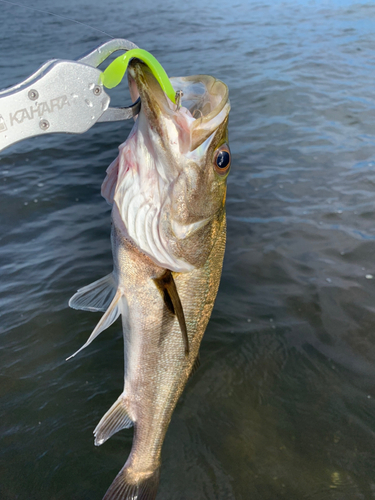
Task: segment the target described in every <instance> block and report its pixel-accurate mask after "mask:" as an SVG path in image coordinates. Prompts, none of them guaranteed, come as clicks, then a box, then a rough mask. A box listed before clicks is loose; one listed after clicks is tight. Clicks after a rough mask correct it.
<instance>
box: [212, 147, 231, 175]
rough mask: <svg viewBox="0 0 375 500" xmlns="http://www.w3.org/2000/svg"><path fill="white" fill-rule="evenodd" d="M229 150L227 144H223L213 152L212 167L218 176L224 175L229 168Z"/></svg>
mask: <svg viewBox="0 0 375 500" xmlns="http://www.w3.org/2000/svg"><path fill="white" fill-rule="evenodd" d="M230 159H231V158H230V149H229V146H228V145H227V144H223V145H222V146H220V148H218V149H217V150H216V151H215V157H214V165H215V170H216V172H217V173H218V174H220V175H224V174H226V173H227V172H228V171H229V168H230Z"/></svg>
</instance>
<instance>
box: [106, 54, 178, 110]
mask: <svg viewBox="0 0 375 500" xmlns="http://www.w3.org/2000/svg"><path fill="white" fill-rule="evenodd" d="M134 57H136V58H137V59H140V60H141V61H143V62H144V63H145V64H147V66H148V67H149V68H150V70H151V71H152V74H153V75H154V77H155V78H156V79H157V81H158V82H159V84H160V86H161V88H162V89H163V91H164V92H165V93H166V94H167V96H168V97H169V99H170V100H171V101H172V102H173V103H176V98H175V96H176V92H175V90H174V89H173V87H172V84H171V82H170V81H169V78H168V75H167V73H166V72H165V70H164V68H163V66H162V65H161V64H160V63H159V61H158V60H157V59H155V57H154V56H153V55H152V54H150V52H147V50H143V49H131V50H128V51H127V52H125V54H122V55H121V56H119V57H117V58H116V59H115V60H114V61H112V62H111V64H110V65H109V66H108V67H107V68H106V69H105V70H104V71H103V73H102V75H101V78H102V83H103V85H104V86H105V87H107V88H108V89H113V87H116V86H117V85H118V84H119V83H120V82H121V80H122V79H123V77H124V75H125V71H126V69H127V67H128V64H129V62H130V60H131V59H133V58H134Z"/></svg>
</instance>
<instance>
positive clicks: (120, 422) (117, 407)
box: [94, 394, 133, 446]
mask: <svg viewBox="0 0 375 500" xmlns="http://www.w3.org/2000/svg"><path fill="white" fill-rule="evenodd" d="M132 425H133V421H132V420H131V418H130V417H129V414H128V410H127V408H126V404H125V400H124V397H123V395H122V394H121V396H120V397H119V398H118V399H117V401H115V402H114V403H113V405H112V406H111V407H110V409H109V410H108V411H107V413H105V414H104V416H103V417H102V419H101V420H100V422H99V423H98V425H97V426H96V427H95V430H94V436H95V446H100V445H101V444H103V443H104V442H105V441H107V439H109V438H110V437H111V436H113V434H116V432H118V431H121V430H122V429H128V428H129V427H131V426H132Z"/></svg>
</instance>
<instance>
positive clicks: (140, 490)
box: [103, 466, 160, 500]
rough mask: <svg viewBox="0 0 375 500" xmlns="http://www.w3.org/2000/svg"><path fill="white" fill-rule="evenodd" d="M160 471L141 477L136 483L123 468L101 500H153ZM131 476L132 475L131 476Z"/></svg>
mask: <svg viewBox="0 0 375 500" xmlns="http://www.w3.org/2000/svg"><path fill="white" fill-rule="evenodd" d="M159 475H160V469H159V468H158V469H156V470H155V471H154V472H152V473H151V474H149V475H147V476H146V475H143V476H142V477H140V478H139V480H138V481H137V482H134V478H133V477H132V478H131V481H130V477H129V475H128V473H127V469H126V466H124V467H123V468H122V469H121V470H120V472H119V473H118V474H117V476H116V478H115V480H114V481H113V483H112V484H111V486H110V487H109V489H108V491H107V493H106V494H105V495H104V498H103V500H155V498H156V493H157V490H158V486H159ZM132 476H133V475H132Z"/></svg>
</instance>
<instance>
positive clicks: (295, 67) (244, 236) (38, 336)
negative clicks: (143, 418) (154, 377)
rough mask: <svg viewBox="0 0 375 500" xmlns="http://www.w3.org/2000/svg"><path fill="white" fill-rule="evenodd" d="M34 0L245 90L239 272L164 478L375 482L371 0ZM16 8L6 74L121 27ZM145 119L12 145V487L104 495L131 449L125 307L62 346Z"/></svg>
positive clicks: (1, 41) (223, 497)
mask: <svg viewBox="0 0 375 500" xmlns="http://www.w3.org/2000/svg"><path fill="white" fill-rule="evenodd" d="M20 1H21V0H20ZM27 5H31V3H28V4H27ZM32 5H33V6H34V7H35V8H39V9H48V10H51V11H54V12H57V13H60V14H61V15H63V16H67V17H70V18H74V19H76V20H79V21H83V22H86V23H88V24H90V25H92V26H94V27H96V28H98V29H101V30H104V31H106V32H107V33H110V34H111V35H112V36H116V37H123V38H128V39H130V40H132V41H133V42H135V43H136V44H138V45H139V46H140V47H142V48H144V49H146V50H149V51H151V52H152V53H153V54H154V55H155V56H156V57H157V58H158V59H159V60H160V61H161V63H162V64H163V65H164V66H165V68H166V69H167V71H168V73H169V74H170V75H173V76H184V75H192V74H199V73H208V74H212V75H214V76H216V77H218V78H220V79H222V80H224V81H225V82H226V83H227V84H228V86H229V89H230V97H231V103H232V111H231V118H230V144H231V148H232V152H233V167H232V172H231V174H230V177H229V186H228V199H227V209H228V244H227V252H226V257H225V262H224V269H223V278H222V282H221V287H220V291H219V295H218V298H217V301H216V306H215V309H214V312H213V315H212V319H211V322H210V324H209V326H208V329H207V332H206V335H205V337H204V340H203V343H202V348H201V360H202V367H201V369H200V370H199V371H198V372H197V374H196V375H195V376H194V378H193V379H192V380H191V381H190V382H189V384H188V386H187V388H186V390H185V392H184V394H183V397H182V398H181V400H180V402H179V403H178V406H177V408H176V411H175V412H174V415H173V418H172V422H171V425H170V428H169V431H168V434H167V437H166V441H165V445H164V448H163V467H162V474H161V482H160V488H159V494H158V499H159V500H162V499H163V500H175V499H180V500H193V499H194V500H196V499H199V500H229V499H230V500H232V499H235V500H249V499H251V500H275V499H278V500H279V499H285V500H301V499H316V500H324V499H334V500H354V499H365V500H367V499H374V498H375V473H374V470H375V364H374V361H375V263H374V251H375V224H374V220H375V133H374V131H375V99H374V97H375V90H374V89H375V55H374V54H375V39H374V32H375V4H374V3H373V2H360V3H355V2H353V1H349V0H346V1H316V2H308V1H294V2H292V1H284V2H280V1H272V2H271V1H270V0H265V1H263V2H260V1H255V0H248V1H246V2H245V1H243V2H241V1H233V2H225V1H224V0H218V1H217V2H215V8H213V7H212V3H211V2H207V1H206V2H204V1H203V2H202V1H201V0H199V1H198V0H192V1H191V2H186V3H184V4H178V3H176V2H170V1H168V0H167V1H163V2H161V1H160V0H153V1H152V2H151V1H149V0H147V1H143V2H139V3H138V4H137V5H136V6H134V2H129V1H121V2H120V1H115V0H108V1H107V2H105V3H104V2H99V1H97V0H95V1H94V0H92V1H91V2H85V1H83V0H74V1H72V0H66V1H65V2H64V3H63V4H62V3H61V2H57V1H55V0H53V1H49V2H47V1H45V0H44V1H42V0H35V1H33V3H32ZM0 28H1V37H0V70H1V71H0V74H1V81H0V85H1V86H3V87H6V86H8V85H12V84H15V83H17V82H19V81H21V80H22V79H24V78H26V77H27V76H28V75H29V74H31V73H32V72H33V71H35V70H36V69H37V68H38V67H39V66H40V65H41V64H42V63H44V62H45V61H46V60H48V59H51V58H62V59H72V58H76V57H78V56H79V55H80V54H82V53H83V52H85V51H87V50H89V49H91V48H92V47H94V46H96V45H97V44H99V43H100V42H103V41H105V40H107V39H108V37H107V36H105V35H104V34H101V33H99V32H98V31H95V30H93V29H90V28H86V27H84V26H82V25H77V24H74V23H72V22H69V21H66V20H63V19H61V18H57V17H52V16H50V15H47V14H42V13H38V12H32V11H30V10H27V9H25V8H21V7H16V6H13V5H9V4H2V5H1V6H0ZM111 95H113V96H114V101H113V102H114V103H117V104H120V105H126V104H127V103H128V102H129V96H128V94H127V91H126V88H125V85H124V86H123V87H122V88H120V89H116V91H113V92H112V94H111ZM130 126H131V124H130V123H110V124H98V125H97V126H95V127H94V128H92V129H91V130H90V131H88V132H87V133H85V134H84V135H82V136H66V135H58V136H57V135H56V136H50V137H43V138H35V139H29V140H27V141H24V142H22V143H19V144H17V145H15V146H13V147H11V148H8V149H7V150H5V151H3V152H2V153H1V154H0V277H1V279H0V377H1V380H0V396H1V406H0V498H1V499H4V500H13V499H19V500H23V499H25V500H33V499H36V500H67V499H69V500H89V499H90V500H94V499H98V500H100V499H101V498H102V496H103V494H104V492H105V491H106V489H107V487H108V486H109V485H110V483H111V481H112V479H113V478H114V477H115V475H116V474H117V472H118V470H119V469H120V468H121V467H122V464H123V463H124V462H125V460H126V457H127V455H128V453H129V451H130V447H131V440H132V431H131V430H126V431H123V432H121V433H119V434H118V435H116V436H114V437H113V438H112V439H111V440H110V441H109V442H107V443H105V445H103V446H102V447H99V448H95V447H94V445H93V437H92V430H93V429H94V428H95V426H96V424H97V422H98V421H99V420H100V418H101V417H102V415H103V414H104V413H105V411H107V409H108V408H109V406H110V405H111V404H112V403H113V401H114V400H115V399H116V398H117V397H118V395H119V394H120V392H121V390H122V378H123V374H122V373H123V359H122V358H123V354H122V339H121V333H120V325H119V324H115V325H114V326H112V327H111V329H110V330H108V331H106V332H105V333H103V334H102V335H101V336H100V337H99V338H98V339H97V340H95V342H94V343H93V344H92V345H91V346H90V347H89V348H88V349H86V350H85V351H84V352H82V353H81V354H80V355H79V356H77V357H76V358H74V359H73V360H71V361H69V362H65V358H66V357H68V356H69V355H70V354H71V353H73V352H75V351H76V350H77V349H78V348H79V347H80V346H81V345H82V344H83V342H84V341H85V340H86V338H87V337H88V334H89V332H90V331H91V330H92V329H93V328H94V326H95V324H96V323H97V321H98V315H97V314H90V313H87V312H79V311H73V310H70V309H69V308H68V305H67V303H68V299H69V298H70V296H71V295H72V294H73V293H74V291H75V290H76V289H77V288H79V287H81V286H83V285H86V284H88V283H91V282H92V281H94V280H96V279H98V278H100V277H102V276H104V275H105V274H107V273H108V272H110V271H111V266H112V257H111V251H110V242H109V232H110V207H109V206H108V205H106V203H105V201H104V200H103V199H102V198H101V196H100V185H101V182H102V180H103V178H104V176H105V169H106V167H107V166H108V165H109V163H110V162H111V161H112V160H113V158H114V157H115V156H116V151H117V147H118V145H119V144H120V143H121V142H122V141H123V140H124V139H125V138H126V136H127V134H128V133H129V131H130ZM373 277H374V278H373Z"/></svg>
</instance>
